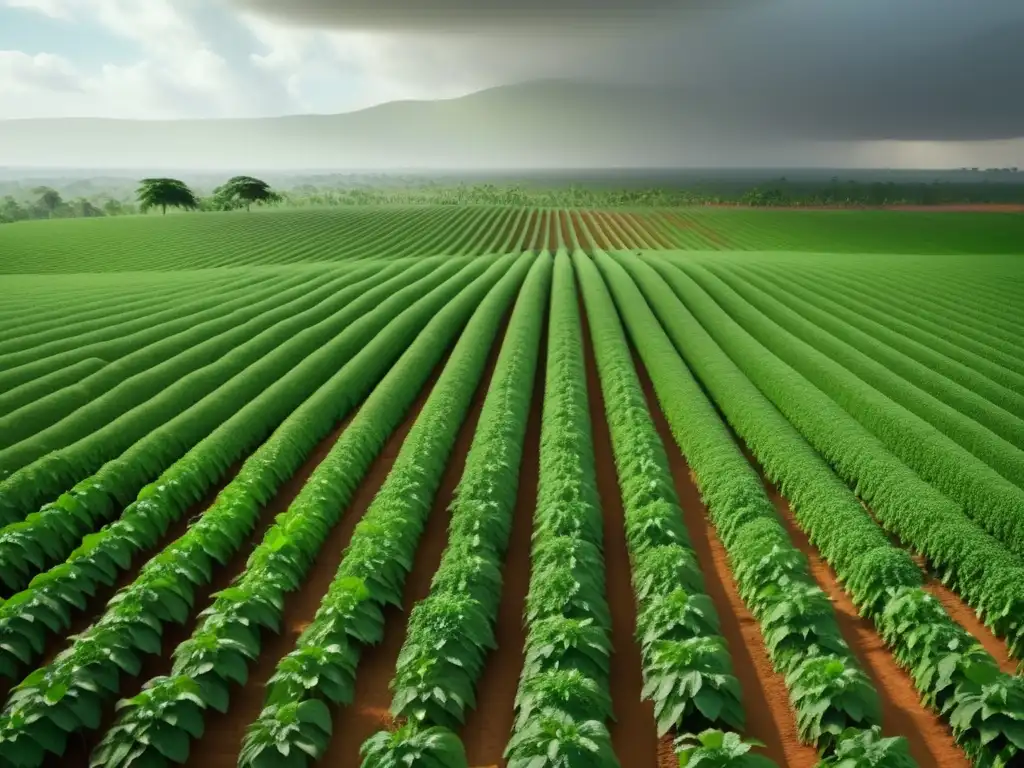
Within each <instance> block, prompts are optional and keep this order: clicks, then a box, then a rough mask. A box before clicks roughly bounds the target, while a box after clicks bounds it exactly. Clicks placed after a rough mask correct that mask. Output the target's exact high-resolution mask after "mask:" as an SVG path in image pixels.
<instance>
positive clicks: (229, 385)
mask: <svg viewBox="0 0 1024 768" xmlns="http://www.w3.org/2000/svg"><path fill="white" fill-rule="evenodd" d="M430 266H431V265H430V264H429V263H426V262H425V263H424V264H423V265H422V268H423V270H422V271H425V270H426V269H429V267H430ZM460 266H461V265H460V264H459V263H457V262H455V261H449V262H446V263H444V264H441V265H437V266H436V269H435V270H434V271H433V272H432V273H429V274H428V275H427V276H425V277H424V278H422V280H420V281H417V282H414V283H412V284H411V285H406V286H405V288H404V289H403V290H399V291H398V292H397V293H393V294H391V295H390V296H388V295H387V294H386V293H385V291H386V290H387V287H388V286H387V284H386V283H385V284H384V285H382V286H379V287H378V290H377V291H369V292H367V293H366V294H364V295H363V296H362V297H361V298H360V299H358V300H356V301H355V302H352V304H350V305H349V306H348V307H346V308H345V309H343V310H342V311H341V312H339V313H335V314H334V315H332V316H329V317H328V318H327V319H325V320H323V321H321V322H320V323H318V324H316V325H313V326H311V327H308V328H305V329H303V330H299V329H300V328H301V321H300V322H298V323H296V325H292V324H291V323H284V324H283V326H284V327H282V328H276V329H274V331H275V332H274V333H273V334H272V336H271V338H269V339H267V340H265V341H262V344H265V345H266V346H265V347H263V346H261V348H260V350H259V351H262V352H266V354H265V356H263V357H261V358H259V359H258V360H257V361H256V362H254V363H253V364H252V365H250V366H248V367H247V368H246V369H243V370H242V371H240V372H238V373H236V374H235V375H234V376H233V377H232V378H231V379H229V380H228V381H227V382H225V383H224V384H223V385H221V386H220V387H218V388H217V389H215V390H214V391H212V392H211V393H209V394H208V395H207V396H206V397H203V398H202V399H201V400H199V401H198V402H197V403H195V404H194V405H191V406H190V407H186V408H184V409H183V410H180V412H179V413H178V414H177V415H176V416H173V417H172V418H171V419H170V420H169V421H167V422H166V423H163V424H162V425H161V426H159V427H157V428H156V429H153V430H152V431H149V432H148V433H147V432H144V431H143V435H144V436H142V437H141V439H139V440H138V441H137V442H135V443H134V444H132V445H130V447H129V448H128V450H127V451H126V452H125V453H124V454H122V455H121V456H120V457H118V458H117V459H115V460H112V461H108V462H107V463H106V464H104V465H103V466H102V467H101V468H100V470H99V471H98V472H97V473H96V474H94V475H92V476H90V477H88V478H87V479H86V480H84V481H81V482H79V483H78V484H77V485H75V486H74V487H73V488H72V489H71V490H70V491H69V492H67V493H64V494H62V495H61V496H60V498H58V499H57V501H56V502H52V503H50V504H47V505H45V506H44V507H43V508H42V509H41V510H40V511H39V512H36V513H33V514H31V515H29V516H28V517H27V518H26V519H25V520H24V521H22V522H19V523H15V524H12V525H9V526H7V527H6V528H5V529H3V530H2V531H0V575H2V577H3V580H4V582H5V583H6V584H7V585H8V586H9V587H11V588H14V589H20V588H22V587H24V586H25V583H26V581H27V579H28V578H29V577H30V575H31V574H32V573H33V569H37V570H38V569H44V568H47V567H49V566H50V565H53V564H54V563H57V562H60V561H61V560H63V559H64V558H66V557H67V556H68V555H69V554H70V552H71V551H72V550H73V549H74V548H75V547H76V546H77V545H78V543H79V542H82V543H83V544H84V545H86V546H88V544H89V542H84V541H82V537H83V536H85V535H86V534H88V533H90V532H91V531H94V530H96V528H98V527H99V525H100V524H101V523H103V522H105V521H107V520H109V519H110V518H111V517H113V516H114V515H116V514H117V512H118V511H119V510H120V509H121V508H123V506H124V505H125V504H127V503H128V502H129V501H131V500H132V497H134V496H135V495H136V494H137V493H139V492H140V490H142V489H143V486H144V485H145V483H146V482H147V481H149V480H152V479H154V475H157V474H158V473H161V472H162V471H166V470H167V469H169V468H171V467H173V466H174V462H176V461H178V460H180V459H181V458H182V457H183V456H184V455H185V454H186V453H187V452H188V451H189V450H190V449H191V448H193V447H195V446H196V445H197V444H198V443H200V442H201V441H202V440H203V439H204V438H205V437H207V436H208V435H209V434H210V433H211V432H212V431H213V430H215V429H216V428H217V427H219V426H220V425H221V424H223V423H224V422H225V421H226V420H228V419H230V418H231V417H232V416H234V415H236V414H237V413H238V412H239V410H240V409H241V410H245V408H244V406H246V405H247V404H249V403H251V402H252V401H253V400H254V399H255V398H257V397H258V396H259V395H260V394H262V393H263V392H264V391H265V390H266V389H267V388H268V386H269V385H271V384H272V383H274V382H276V381H278V380H280V378H281V377H282V376H285V375H287V374H288V373H289V372H290V371H292V370H294V368H295V366H297V365H298V364H300V363H301V362H302V361H303V360H304V359H305V358H306V357H307V356H309V355H310V354H313V353H315V352H317V350H319V349H321V348H323V347H325V346H329V347H332V348H333V349H334V350H336V354H335V355H334V356H333V357H332V358H331V359H330V361H329V362H328V363H327V364H326V365H324V366H322V367H321V368H320V369H319V372H318V373H319V376H318V378H310V379H308V380H306V381H304V382H302V383H301V384H299V390H298V391H296V392H295V394H296V395H298V396H300V397H301V395H302V394H307V395H308V394H309V393H311V392H312V391H313V390H314V389H315V387H316V386H317V384H318V383H320V382H322V381H324V380H325V379H326V378H327V377H328V376H329V375H330V371H331V370H332V369H331V367H330V366H331V365H332V364H333V365H334V366H337V365H341V364H343V363H344V362H345V361H346V360H348V359H349V358H350V357H351V356H352V355H353V354H355V353H356V352H357V351H358V350H359V349H360V347H361V346H363V345H364V344H366V343H367V342H368V341H369V340H370V339H372V338H373V336H374V334H376V333H377V332H378V331H379V330H380V328H382V327H383V326H384V325H385V324H386V323H387V322H388V321H389V320H390V319H391V318H393V317H395V316H397V315H398V314H399V312H401V311H402V310H403V309H404V308H405V307H406V306H408V302H409V300H410V299H414V298H416V297H418V296H419V295H422V294H423V293H424V292H425V291H428V290H430V289H431V288H433V287H435V286H436V285H438V284H439V283H441V282H442V281H443V280H445V279H446V278H447V277H448V276H449V275H451V274H452V273H453V272H456V271H457V270H458V269H459V267H460ZM418 269H419V267H417V268H413V269H412V270H409V272H410V273H412V274H409V275H408V277H406V275H405V274H403V275H399V276H398V278H397V280H398V284H397V285H395V286H394V287H395V288H399V287H400V286H401V283H402V282H406V281H407V280H413V279H415V277H417V276H418V275H417V274H416V272H417V270H418ZM471 269H472V267H471ZM403 278H405V279H403ZM372 301H382V302H383V303H381V304H379V306H378V307H377V309H376V310H375V311H373V312H368V310H369V309H370V308H371V307H370V306H368V303H369V302H372ZM346 310H347V311H346ZM353 321H356V322H353ZM296 326H297V327H296ZM296 331H298V332H297V333H296ZM291 334H294V335H291ZM247 352H248V354H254V353H253V352H249V351H248V350H247ZM222 362H226V361H222ZM219 365H220V364H218V367H219ZM229 370H230V367H229ZM334 370H336V368H334ZM188 379H189V377H186V378H185V379H184V380H183V381H184V382H188ZM293 380H294V379H293ZM190 398H191V395H190V394H189V393H188V392H187V387H185V388H184V391H183V390H182V389H181V388H179V387H177V386H176V387H172V388H171V389H169V390H167V391H166V392H165V393H163V394H161V395H160V396H158V398H155V399H154V400H151V401H149V402H148V403H146V404H145V405H144V406H142V408H141V409H140V413H139V414H137V415H138V417H139V419H138V420H139V421H142V422H143V424H142V425H140V426H141V427H145V423H146V422H147V421H148V420H149V419H148V418H147V416H148V413H150V412H154V411H156V412H157V413H158V414H159V415H160V416H163V415H164V414H163V413H161V409H167V411H168V412H169V413H170V412H173V410H174V408H175V405H178V406H179V408H180V406H181V405H182V402H181V401H182V400H183V399H184V400H185V403H184V404H185V405H187V404H188V400H189V399H190ZM157 400H159V401H160V402H157ZM142 411H145V412H146V413H141V412H142ZM252 413H253V411H252V409H249V410H248V411H247V412H246V413H245V415H246V416H249V417H251V415H252ZM131 417H132V414H129V415H128V416H126V417H123V418H121V419H115V420H114V421H113V422H111V423H110V424H108V425H106V426H104V427H102V428H100V429H97V430H96V431H95V432H94V433H93V434H92V435H91V436H90V437H89V438H86V439H85V440H83V441H81V444H80V445H78V446H77V449H78V450H77V452H72V451H71V450H65V451H62V452H60V455H59V456H57V455H54V454H52V455H51V456H56V458H55V459H54V462H53V463H47V464H46V465H45V466H46V468H48V469H51V471H53V469H54V468H55V467H57V466H60V464H59V461H60V460H61V459H65V460H66V461H67V463H68V464H69V465H72V466H75V467H77V468H78V469H79V471H86V470H87V469H88V468H89V466H90V463H95V460H94V459H93V457H94V455H95V454H97V453H99V454H101V455H102V451H103V446H104V444H105V442H108V438H110V435H111V433H112V432H115V431H116V430H118V429H120V430H121V431H122V432H129V433H130V432H131V431H132V429H131V428H132V427H135V426H136V424H134V423H133V422H132V418H131ZM256 423H259V422H256ZM140 431H142V429H141V428H140ZM257 436H259V435H257ZM250 447H251V446H250ZM238 452H239V448H235V450H234V451H233V455H235V456H237V455H238ZM48 458H49V457H48ZM74 459H77V461H73V460H74ZM90 459H93V461H92V462H90ZM199 466H200V467H202V468H203V470H204V475H205V476H206V477H207V478H208V480H207V481H208V482H211V483H212V482H214V481H215V480H216V479H217V475H219V474H221V473H223V472H225V471H226V470H227V467H228V466H229V465H220V467H219V469H220V471H219V472H218V473H216V474H214V473H210V471H209V469H210V467H211V466H218V465H209V466H207V465H205V464H204V463H203V462H200V463H199ZM35 477H36V475H34V474H33V473H25V474H22V473H18V474H17V475H15V476H12V477H11V478H8V481H7V483H5V485H8V486H9V487H13V488H14V489H16V490H21V489H23V488H26V486H28V488H27V491H26V492H31V493H34V494H35V495H36V496H40V495H42V494H44V493H46V494H47V495H53V496H55V495H57V494H59V493H60V485H59V484H58V483H59V482H60V480H61V477H60V475H58V474H56V472H54V474H51V475H49V476H48V477H50V479H51V482H52V485H50V486H49V492H48V493H47V491H46V490H45V489H46V488H47V486H46V485H44V484H43V483H41V482H39V483H37V485H36V486H35V487H34V488H33V487H31V486H29V483H30V481H31V480H32V479H34V478H35ZM15 481H18V484H16V483H15ZM188 490H189V492H190V493H189V496H191V498H190V499H189V500H190V501H195V500H197V498H201V494H199V493H197V491H198V490H199V488H197V487H196V486H195V485H193V486H192V487H190V488H189V489H188ZM12 495H14V494H12Z"/></svg>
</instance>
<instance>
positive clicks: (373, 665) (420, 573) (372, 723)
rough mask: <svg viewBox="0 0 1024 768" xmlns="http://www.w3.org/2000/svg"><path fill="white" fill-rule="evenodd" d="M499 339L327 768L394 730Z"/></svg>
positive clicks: (354, 762)
mask: <svg viewBox="0 0 1024 768" xmlns="http://www.w3.org/2000/svg"><path fill="white" fill-rule="evenodd" d="M503 335H504V327H503V328H502V329H501V330H500V331H499V334H498V339H497V343H496V344H495V345H494V347H493V348H492V350H491V354H490V357H489V359H488V362H487V366H486V368H485V370H484V374H483V376H482V378H481V383H480V386H479V387H478V388H477V391H476V393H475V395H474V397H473V400H472V402H471V404H470V408H469V411H468V413H467V415H466V420H465V421H464V422H463V424H462V427H461V428H460V430H459V433H458V436H457V437H456V440H455V445H454V446H453V447H452V452H451V454H450V455H449V457H448V464H447V467H446V469H445V472H444V474H443V476H442V478H441V484H440V486H439V488H438V492H437V495H436V497H435V498H434V502H433V505H432V507H431V511H430V516H429V518H428V519H427V524H426V527H425V528H424V530H423V535H422V538H421V539H420V543H419V547H418V548H417V550H416V556H415V559H414V560H413V566H412V570H411V571H410V572H409V575H408V577H407V579H406V582H405V589H404V592H403V595H402V608H401V610H399V609H397V608H394V607H393V606H389V607H388V608H387V609H386V610H385V613H384V637H383V640H382V641H381V643H380V644H378V645H375V646H372V647H370V648H366V649H364V650H363V653H362V655H361V658H360V660H359V667H358V670H357V674H356V689H355V696H354V697H353V700H352V703H351V704H350V705H348V706H346V707H340V708H337V709H336V711H335V713H334V736H333V738H332V739H331V745H330V747H329V748H328V750H327V753H326V754H325V755H324V757H323V759H322V761H323V762H324V763H325V764H326V765H332V766H340V767H341V768H349V767H351V768H358V766H359V765H360V764H361V758H360V755H359V749H360V747H361V746H362V744H363V742H364V741H365V740H366V739H367V738H369V737H370V736H371V735H372V734H374V733H375V732H376V731H378V730H380V729H382V728H390V727H391V726H393V725H394V720H393V718H392V717H391V713H390V706H391V691H390V689H389V685H390V682H391V679H392V677H393V676H394V673H395V664H396V662H397V660H398V654H399V652H400V651H401V648H402V644H403V643H404V642H405V634H406V621H407V620H408V617H409V613H410V611H411V610H412V608H413V606H414V605H415V604H416V603H417V602H419V601H420V600H422V599H423V598H424V597H426V595H427V593H428V592H429V591H430V581H431V578H432V577H433V575H434V572H435V571H436V570H437V566H438V564H439V563H440V561H441V555H442V553H443V551H444V547H445V545H446V544H447V543H448V523H449V521H450V520H451V514H450V512H449V510H448V506H449V504H450V503H451V501H452V498H453V496H454V491H455V488H456V486H457V485H458V482H459V479H460V478H461V476H462V470H463V468H464V467H465V463H466V454H467V453H468V451H469V447H470V445H471V444H472V440H473V434H474V433H475V431H476V425H477V423H478V421H479V419H480V411H481V409H482V407H483V401H484V397H485V396H486V393H487V388H488V386H489V385H490V380H491V377H492V375H493V372H494V365H495V362H496V361H497V354H498V349H499V347H500V342H501V338H502V336H503Z"/></svg>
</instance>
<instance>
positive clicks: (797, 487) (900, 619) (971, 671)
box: [631, 264, 1024, 765]
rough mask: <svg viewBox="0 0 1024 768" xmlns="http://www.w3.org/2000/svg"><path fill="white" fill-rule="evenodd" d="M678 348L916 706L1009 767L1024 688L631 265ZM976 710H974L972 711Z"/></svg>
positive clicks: (663, 293) (670, 300)
mask: <svg viewBox="0 0 1024 768" xmlns="http://www.w3.org/2000/svg"><path fill="white" fill-rule="evenodd" d="M631 272H632V273H633V274H634V275H636V276H637V280H638V284H639V285H640V287H641V288H642V289H643V292H644V295H645V297H646V298H647V300H648V301H649V302H650V303H651V305H652V306H653V308H654V310H655V312H656V313H657V315H658V317H659V319H660V320H661V322H662V324H663V325H664V327H665V328H666V330H667V332H668V334H669V335H670V336H671V338H672V340H673V341H674V343H675V345H676V347H677V348H678V350H679V352H680V353H681V354H682V355H683V356H684V357H685V359H686V361H687V363H689V364H690V365H691V366H692V368H693V370H694V371H695V372H696V373H697V374H698V375H699V376H700V380H701V382H702V383H703V385H704V386H705V387H706V388H707V390H708V391H709V393H710V394H711V396H712V397H713V399H714V401H715V403H716V404H717V406H718V407H719V408H720V409H721V410H722V412H723V413H724V414H725V416H726V418H727V419H728V421H729V424H730V425H731V426H732V427H733V429H735V430H736V432H737V433H738V434H739V435H740V436H741V437H742V438H743V440H744V441H745V442H746V444H747V445H748V446H749V448H750V450H751V451H752V452H753V454H754V456H755V457H756V458H757V460H758V461H759V462H760V463H761V464H762V466H764V468H765V471H766V473H767V474H768V476H769V477H770V478H771V479H772V480H773V481H774V482H776V483H778V484H780V485H781V486H782V487H783V488H784V489H785V493H786V496H787V498H788V499H789V500H790V502H791V503H792V508H793V511H794V514H795V516H796V519H797V521H798V523H799V525H800V526H801V527H802V528H804V529H805V530H806V531H807V532H808V533H809V535H810V537H811V540H812V542H813V543H814V544H815V546H817V547H818V549H819V550H820V551H821V552H822V554H823V555H824V557H825V559H826V560H827V561H828V563H829V564H830V565H831V566H832V568H833V569H834V570H835V572H836V574H837V576H838V579H839V581H840V582H841V583H842V584H843V585H844V587H845V589H846V591H847V592H848V593H849V594H850V596H851V597H852V598H853V600H854V603H855V604H856V605H857V607H858V610H859V611H860V612H861V613H862V614H863V615H866V616H868V617H870V618H871V619H872V620H873V621H874V623H875V625H876V627H877V629H878V632H879V634H880V635H881V636H882V637H883V638H884V640H885V642H886V644H887V645H889V646H890V648H891V649H892V650H893V653H894V655H895V657H896V660H897V662H898V663H899V664H900V665H901V666H902V667H904V668H905V669H906V670H907V671H908V672H909V673H910V676H911V679H912V681H913V684H914V686H915V688H916V689H917V691H918V693H919V694H920V696H921V698H922V701H923V702H924V703H925V704H926V705H927V706H930V707H932V708H933V709H935V710H936V711H937V712H939V713H940V714H941V715H942V716H943V718H944V719H945V720H946V721H947V722H948V723H949V724H950V725H951V726H952V728H953V733H954V735H955V737H956V739H957V741H958V742H959V743H960V744H961V745H962V746H963V747H964V748H965V750H966V751H967V752H968V754H969V755H970V756H971V758H972V759H973V760H974V762H975V763H976V764H978V765H998V764H1000V763H999V762H998V761H999V760H1002V761H1004V762H1003V763H1002V764H1009V763H1010V760H1011V758H1012V757H1013V756H1014V755H1015V754H1017V753H1018V751H1021V750H1024V743H1021V742H1022V739H1021V736H1020V734H1019V730H1020V728H1021V727H1022V726H1021V725H1020V724H1022V723H1024V683H1022V681H1021V680H1020V679H1019V678H1013V677H1010V676H1008V675H1005V674H1003V673H1001V672H1000V670H999V667H998V665H997V663H996V661H995V660H994V659H993V658H992V656H991V655H990V654H988V653H986V652H985V651H984V650H983V649H982V648H981V646H980V645H979V644H978V642H977V641H976V640H975V639H974V638H973V637H971V636H970V635H969V634H968V633H967V632H966V631H965V630H964V629H963V627H961V626H960V625H959V624H957V623H956V622H955V621H954V620H953V619H952V618H950V616H949V615H948V614H947V613H946V612H945V610H943V608H942V606H941V605H940V604H939V602H938V600H937V599H936V598H935V597H933V596H931V595H930V594H928V593H927V592H926V591H925V590H924V589H923V580H922V574H921V572H920V570H919V569H918V567H917V566H916V565H915V564H914V562H913V560H912V559H911V558H910V557H909V555H908V554H907V553H906V552H904V551H903V550H901V549H899V548H897V547H895V546H894V545H892V544H891V543H890V542H889V539H888V537H887V536H886V535H885V533H884V532H883V531H882V530H881V528H880V527H879V526H878V524H877V523H875V522H874V520H872V519H871V517H870V515H869V514H868V513H867V512H866V510H865V509H864V508H863V507H862V506H861V504H860V502H859V501H858V500H857V497H856V496H855V495H854V493H853V492H852V491H851V490H850V489H849V488H847V486H846V484H845V483H844V482H843V481H842V480H841V479H840V478H839V477H837V476H836V474H835V473H834V472H833V471H832V469H831V468H830V467H829V466H828V464H827V463H826V461H825V460H824V459H823V458H822V456H821V455H819V454H818V453H817V452H816V451H815V450H814V449H813V448H812V447H811V446H810V445H809V444H808V443H807V442H806V441H805V440H804V439H803V437H802V436H801V435H800V433H799V432H798V431H797V430H796V428H795V427H794V426H793V425H792V424H790V423H789V422H788V421H787V420H786V417H785V416H783V415H782V414H781V413H780V412H779V411H778V410H777V409H776V408H775V406H774V405H772V403H771V402H770V401H769V400H768V399H767V398H766V397H765V396H764V395H763V394H762V393H761V392H760V391H759V390H758V389H757V387H756V386H755V385H754V384H753V383H752V382H751V381H750V380H749V379H748V378H747V377H746V376H745V375H744V374H743V372H742V371H741V370H740V369H739V368H738V367H737V365H736V364H735V363H734V362H733V361H732V360H730V359H729V357H728V356H727V355H726V354H725V352H723V351H722V349H721V348H720V347H719V346H718V345H717V344H716V343H715V341H714V340H713V339H712V338H711V336H710V335H709V334H708V333H707V331H706V330H705V329H704V328H703V327H702V326H701V325H700V323H698V322H697V320H696V319H695V318H694V316H693V315H692V314H691V313H690V312H689V310H688V309H687V307H686V306H685V305H684V304H683V303H682V302H680V301H679V300H678V298H677V297H676V296H675V295H674V294H672V292H671V289H670V288H669V287H668V286H667V285H666V284H665V283H664V282H663V281H662V279H661V277H660V275H658V274H657V273H655V272H654V271H653V270H652V269H651V268H650V267H645V266H643V265H637V264H634V265H631ZM979 704H980V705H981V706H978V705H979Z"/></svg>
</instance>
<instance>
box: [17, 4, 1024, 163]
mask: <svg viewBox="0 0 1024 768" xmlns="http://www.w3.org/2000/svg"><path fill="white" fill-rule="evenodd" d="M1021 40H1024V0H287V1H285V0H0V119H6V118H29V117H114V118H131V119H154V118H159V119H177V118H214V117H263V116H276V115H287V114H300V113H302V114H304V113H337V112H346V111H350V110H355V109H360V108H364V107H368V106H371V105H375V104H380V103H383V102H387V101H392V100H402V99H437V98H450V97H456V96H460V95H464V94H467V93H470V92H472V91H476V90H479V89H482V88H487V87H490V86H495V85H501V84H505V83H514V82H522V81H528V80H532V79H544V78H560V79H565V78H569V79H579V78H585V79H589V80H597V81H602V82H619V83H624V84H646V85H657V86H659V87H664V88H668V89H671V91H672V93H673V94H677V95H678V98H679V99H681V100H683V101H684V102H685V103H686V104H687V105H690V104H692V106H693V109H694V110H695V111H700V110H704V111H707V112H708V113H712V114H715V115H716V116H718V118H719V119H722V120H728V121H730V122H732V123H735V124H742V125H749V126H752V127H754V128H755V129H756V131H757V132H759V133H763V134H764V135H766V136H781V135H784V136H787V137H789V138H791V139H794V140H806V141H819V142H820V141H826V142H845V143H847V144H848V146H849V147H850V152H851V153H852V154H851V155H850V156H851V157H855V158H860V159H861V160H864V161H869V160H870V161H875V160H877V161H883V162H885V161H887V160H888V162H885V164H893V163H892V160H893V159H894V158H895V159H896V160H899V161H900V162H904V163H905V164H910V165H914V164H924V165H931V166H935V165H947V166H949V165H952V166H960V165H1004V164H1005V165H1019V166H1022V167H1024V141H1021V140H1020V139H1021V137H1024V98H1021V82H1024V45H1022V44H1021V42H1020V41H1021Z"/></svg>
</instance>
